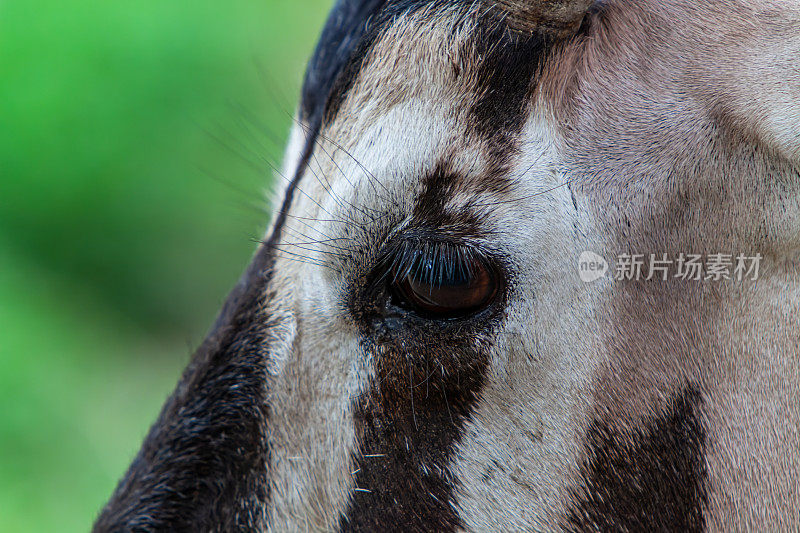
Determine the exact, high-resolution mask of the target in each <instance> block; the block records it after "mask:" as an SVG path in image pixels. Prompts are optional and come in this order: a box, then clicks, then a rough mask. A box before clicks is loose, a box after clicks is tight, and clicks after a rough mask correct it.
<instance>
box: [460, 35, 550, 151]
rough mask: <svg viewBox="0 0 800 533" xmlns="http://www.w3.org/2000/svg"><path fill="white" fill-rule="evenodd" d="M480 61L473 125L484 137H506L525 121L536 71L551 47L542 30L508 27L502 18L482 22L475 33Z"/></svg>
mask: <svg viewBox="0 0 800 533" xmlns="http://www.w3.org/2000/svg"><path fill="white" fill-rule="evenodd" d="M474 42H475V44H476V45H477V48H478V50H479V55H480V57H481V58H482V62H481V64H480V67H479V69H478V78H477V84H476V87H475V91H476V93H477V95H478V101H477V102H476V103H475V105H474V106H473V107H472V109H471V114H472V116H473V118H474V120H475V128H476V131H477V133H478V134H479V135H481V136H484V137H487V138H490V139H491V138H495V137H498V136H499V137H500V138H505V137H508V136H510V135H513V134H514V133H517V132H519V130H520V129H521V128H522V126H523V125H524V121H525V118H526V116H527V113H526V110H527V108H528V104H529V102H530V99H531V95H532V91H533V88H534V82H535V79H536V75H537V72H538V70H539V68H540V67H541V63H542V61H543V60H544V58H545V56H546V54H547V52H548V51H549V49H550V46H549V44H550V43H549V42H548V39H547V38H546V37H545V36H544V35H541V34H538V33H533V34H522V33H517V32H514V31H511V30H510V29H509V28H508V27H507V26H506V25H505V24H504V23H502V22H488V21H487V22H482V23H481V24H479V25H478V29H477V30H476V32H475V35H474Z"/></svg>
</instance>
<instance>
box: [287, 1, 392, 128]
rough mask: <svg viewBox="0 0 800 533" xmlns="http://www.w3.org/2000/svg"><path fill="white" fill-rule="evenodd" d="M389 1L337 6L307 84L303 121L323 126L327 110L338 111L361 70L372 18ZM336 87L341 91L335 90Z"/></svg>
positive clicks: (321, 41) (304, 83)
mask: <svg viewBox="0 0 800 533" xmlns="http://www.w3.org/2000/svg"><path fill="white" fill-rule="evenodd" d="M385 3H386V0H338V1H337V2H336V5H334V6H333V9H332V10H331V13H330V15H329V16H328V20H327V22H326V23H325V27H324V28H323V30H322V35H321V36H320V40H319V42H318V43H317V47H316V50H315V51H314V54H313V56H312V57H311V60H310V62H309V65H308V70H307V71H306V76H305V80H304V82H303V103H302V107H301V110H302V117H301V118H302V119H303V120H305V121H306V122H307V123H308V124H318V123H320V122H322V120H323V116H324V115H325V114H326V107H327V108H336V107H338V104H337V103H336V102H339V101H340V99H341V98H342V96H341V93H344V92H346V89H347V88H349V85H348V84H352V82H353V79H354V78H355V76H356V75H357V74H358V71H359V70H360V65H361V62H362V61H363V58H364V55H365V51H366V50H367V49H368V48H365V46H364V45H363V44H362V38H363V37H364V34H365V32H367V28H368V22H369V20H370V18H371V17H373V16H374V15H375V13H377V11H378V10H379V9H380V8H381V7H382V6H383V5H384V4H385ZM334 87H337V89H336V90H334Z"/></svg>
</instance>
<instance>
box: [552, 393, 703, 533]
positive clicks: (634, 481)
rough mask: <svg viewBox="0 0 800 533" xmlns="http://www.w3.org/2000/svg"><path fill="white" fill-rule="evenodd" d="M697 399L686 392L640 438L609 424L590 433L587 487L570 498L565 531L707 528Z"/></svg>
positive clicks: (699, 401) (699, 399)
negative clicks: (624, 432)
mask: <svg viewBox="0 0 800 533" xmlns="http://www.w3.org/2000/svg"><path fill="white" fill-rule="evenodd" d="M701 405H702V396H701V394H700V392H699V391H698V389H697V388H695V387H691V386H690V387H689V388H688V389H686V390H685V391H684V392H683V393H682V394H680V395H679V396H677V397H676V398H674V399H673V401H672V405H671V406H670V407H669V410H668V411H667V412H666V413H665V414H664V415H663V416H661V417H659V418H657V419H655V420H653V421H652V422H650V423H649V424H648V425H647V427H646V428H645V429H644V431H643V432H642V433H641V434H640V435H634V436H625V435H621V434H619V432H617V431H614V430H613V429H611V428H610V427H609V425H608V423H607V422H603V421H596V422H595V423H594V424H593V425H592V426H591V428H590V430H589V435H588V442H589V446H590V449H591V453H590V458H589V460H588V461H587V463H586V464H584V466H583V468H582V470H581V471H582V474H583V475H582V477H583V478H584V479H585V480H586V485H585V487H583V488H582V489H581V490H580V492H579V493H578V494H577V495H576V501H577V504H575V506H573V508H572V510H571V513H570V515H569V518H568V524H567V527H566V529H568V530H571V531H702V530H703V528H704V525H705V519H704V516H703V506H704V504H705V502H706V475H707V473H706V468H705V460H704V451H705V441H706V430H705V428H704V427H703V426H702V424H701V422H700V412H699V411H700V408H701Z"/></svg>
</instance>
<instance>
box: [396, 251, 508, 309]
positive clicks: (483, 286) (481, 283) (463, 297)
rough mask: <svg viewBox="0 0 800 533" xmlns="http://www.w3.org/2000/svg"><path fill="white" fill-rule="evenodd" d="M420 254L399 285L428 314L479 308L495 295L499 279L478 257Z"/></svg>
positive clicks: (406, 298) (404, 297) (402, 294)
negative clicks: (466, 257) (443, 257)
mask: <svg viewBox="0 0 800 533" xmlns="http://www.w3.org/2000/svg"><path fill="white" fill-rule="evenodd" d="M439 259H441V258H436V257H431V256H430V255H428V254H420V256H418V257H417V259H416V260H415V261H414V263H413V264H412V267H411V268H410V269H409V271H408V273H407V274H406V275H405V276H404V277H403V278H402V279H397V280H396V282H395V287H396V290H397V292H398V293H399V296H400V297H401V299H402V300H404V302H405V303H407V304H409V305H411V306H412V307H414V308H415V309H416V310H417V311H420V312H422V313H423V314H428V315H437V316H458V315H464V314H468V313H471V312H474V311H477V310H478V309H480V308H481V307H484V306H485V305H486V304H487V303H488V302H489V301H490V300H491V299H492V297H493V296H494V295H495V292H496V281H495V278H494V276H493V275H492V273H491V272H490V270H489V269H488V268H487V266H486V265H485V264H484V263H483V261H481V260H478V259H458V260H455V261H453V260H447V261H441V260H439Z"/></svg>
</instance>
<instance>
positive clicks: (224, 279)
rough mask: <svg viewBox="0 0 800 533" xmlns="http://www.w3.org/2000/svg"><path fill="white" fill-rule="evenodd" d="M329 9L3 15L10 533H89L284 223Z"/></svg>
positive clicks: (1, 414)
mask: <svg viewBox="0 0 800 533" xmlns="http://www.w3.org/2000/svg"><path fill="white" fill-rule="evenodd" d="M330 4H331V0H226V1H224V2H223V1H208V0H166V1H165V0H140V1H139V2H109V1H108V0H68V1H64V0H60V1H52V0H50V1H48V0H34V1H32V0H0V531H3V532H6V531H8V532H24V531H59V532H68V531H87V530H88V529H89V528H90V525H91V523H92V521H93V519H94V517H95V516H96V513H97V512H98V510H99V509H100V507H101V506H102V505H103V503H104V501H105V500H106V498H107V497H108V496H109V495H110V493H111V491H112V490H113V488H114V486H115V484H116V482H117V480H118V479H119V477H120V476H121V475H122V474H123V472H124V470H125V468H126V467H127V465H128V463H129V461H130V460H131V458H132V457H133V455H134V454H135V452H136V450H137V449H138V446H139V444H140V443H141V440H142V438H143V437H144V435H145V433H146V431H147V429H148V426H149V424H150V423H151V422H152V421H153V420H154V419H155V417H156V415H157V413H158V410H159V408H160V406H161V404H162V402H163V401H164V399H165V398H166V396H167V395H168V393H169V392H170V391H171V389H172V387H173V386H174V384H175V383H176V381H177V379H178V375H179V373H180V371H181V369H182V368H183V366H184V365H185V364H186V362H187V361H188V358H189V356H190V354H191V351H192V349H193V348H194V347H195V346H197V345H198V343H199V342H200V341H201V340H202V337H203V335H204V333H205V331H206V330H207V328H208V327H209V326H210V324H211V323H212V321H213V319H214V316H215V314H216V312H217V310H218V309H219V307H220V305H221V303H222V302H223V300H224V297H225V295H226V294H227V292H228V290H229V289H230V288H231V287H232V286H233V284H234V283H235V281H236V279H237V278H238V276H239V274H240V273H241V272H242V270H243V269H244V267H245V266H246V264H247V262H248V259H249V257H250V254H251V253H252V251H253V249H254V240H255V239H258V238H259V237H260V236H261V235H262V233H263V231H264V226H265V224H266V223H267V218H268V215H267V213H266V210H267V206H268V201H267V191H268V190H269V188H270V185H271V184H272V179H273V172H272V170H271V168H270V162H272V163H278V162H279V161H280V157H281V154H282V151H283V142H284V140H285V138H286V135H287V132H288V128H289V126H290V123H291V118H290V115H291V113H292V112H293V111H294V108H295V105H296V101H297V96H298V92H299V87H300V82H301V80H302V74H303V70H304V66H305V61H306V60H307V58H308V56H309V55H310V53H311V50H312V48H313V46H314V42H315V40H316V38H317V35H318V33H319V31H320V28H321V26H322V23H323V21H324V18H325V15H326V12H327V10H328V8H329V6H330Z"/></svg>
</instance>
